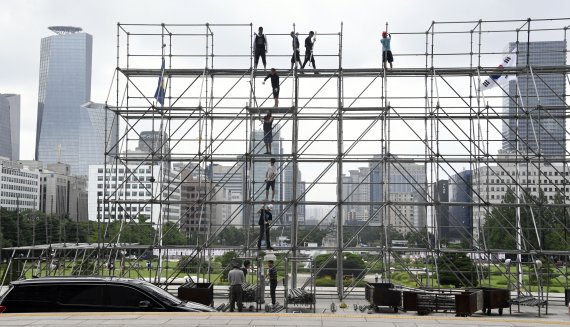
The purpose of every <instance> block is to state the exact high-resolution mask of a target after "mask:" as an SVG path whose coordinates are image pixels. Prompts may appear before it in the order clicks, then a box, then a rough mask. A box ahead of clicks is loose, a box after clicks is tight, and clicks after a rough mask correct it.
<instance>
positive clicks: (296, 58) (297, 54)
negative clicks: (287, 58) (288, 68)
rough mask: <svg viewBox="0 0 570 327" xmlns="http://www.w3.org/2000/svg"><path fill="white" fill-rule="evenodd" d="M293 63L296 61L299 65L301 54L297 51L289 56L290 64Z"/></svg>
mask: <svg viewBox="0 0 570 327" xmlns="http://www.w3.org/2000/svg"><path fill="white" fill-rule="evenodd" d="M295 61H298V62H299V65H300V64H301V53H300V52H299V50H295V52H294V53H293V56H291V63H292V64H294V63H295Z"/></svg>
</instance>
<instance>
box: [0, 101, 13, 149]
mask: <svg viewBox="0 0 570 327" xmlns="http://www.w3.org/2000/svg"><path fill="white" fill-rule="evenodd" d="M0 157H1V158H4V159H10V158H11V157H12V134H11V132H10V103H9V102H8V99H6V98H5V97H3V96H1V95H0Z"/></svg>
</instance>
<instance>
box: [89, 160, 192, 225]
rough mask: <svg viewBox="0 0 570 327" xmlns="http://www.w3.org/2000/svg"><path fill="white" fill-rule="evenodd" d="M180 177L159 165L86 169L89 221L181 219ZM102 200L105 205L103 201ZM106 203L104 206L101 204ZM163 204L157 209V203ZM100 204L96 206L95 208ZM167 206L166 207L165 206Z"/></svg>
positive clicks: (93, 166) (92, 167) (109, 166)
mask: <svg viewBox="0 0 570 327" xmlns="http://www.w3.org/2000/svg"><path fill="white" fill-rule="evenodd" d="M179 184H180V176H178V174H177V173H175V172H164V171H162V172H161V168H160V166H159V165H149V164H131V165H127V166H125V165H120V166H118V167H117V166H111V165H107V167H105V166H104V165H90V166H89V188H88V193H89V219H90V220H97V216H98V215H99V214H100V215H101V219H123V218H127V219H134V220H135V221H137V220H138V219H139V218H140V217H141V216H144V217H145V218H147V219H148V218H150V219H151V220H152V222H154V223H156V222H158V219H159V217H162V221H163V222H168V221H171V222H178V221H179V219H180V200H181V197H180V192H181V189H180V187H179ZM104 200H105V201H104ZM104 202H106V203H104ZM155 202H162V203H163V204H162V205H160V204H159V203H155ZM98 203H99V204H98ZM167 203H168V204H167Z"/></svg>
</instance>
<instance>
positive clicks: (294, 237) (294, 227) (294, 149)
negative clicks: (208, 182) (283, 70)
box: [285, 24, 312, 296]
mask: <svg viewBox="0 0 570 327" xmlns="http://www.w3.org/2000/svg"><path fill="white" fill-rule="evenodd" d="M293 30H295V25H294V24H293ZM294 83H295V84H294V86H293V89H294V90H293V92H294V99H293V100H294V106H293V135H292V141H291V159H292V164H293V180H292V181H291V183H292V184H291V188H292V194H293V195H292V197H291V198H292V200H293V215H292V217H293V221H292V224H291V257H293V258H296V257H297V256H298V253H297V241H298V233H297V231H298V229H299V216H298V214H297V208H298V201H297V183H298V179H299V162H298V159H299V157H298V152H299V144H298V143H299V117H298V116H297V112H298V110H299V75H298V74H297V71H296V70H295V74H294ZM290 262H291V285H292V288H297V261H295V260H290ZM311 277H312V276H311ZM285 296H287V294H285Z"/></svg>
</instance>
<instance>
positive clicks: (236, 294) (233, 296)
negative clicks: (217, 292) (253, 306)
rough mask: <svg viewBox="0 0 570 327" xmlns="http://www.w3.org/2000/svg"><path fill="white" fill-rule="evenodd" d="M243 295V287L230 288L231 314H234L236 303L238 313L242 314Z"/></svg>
mask: <svg viewBox="0 0 570 327" xmlns="http://www.w3.org/2000/svg"><path fill="white" fill-rule="evenodd" d="M242 295H243V290H242V288H241V285H232V286H230V312H234V308H235V303H236V301H237V307H238V311H239V312H241V311H242V310H243V302H242Z"/></svg>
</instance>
